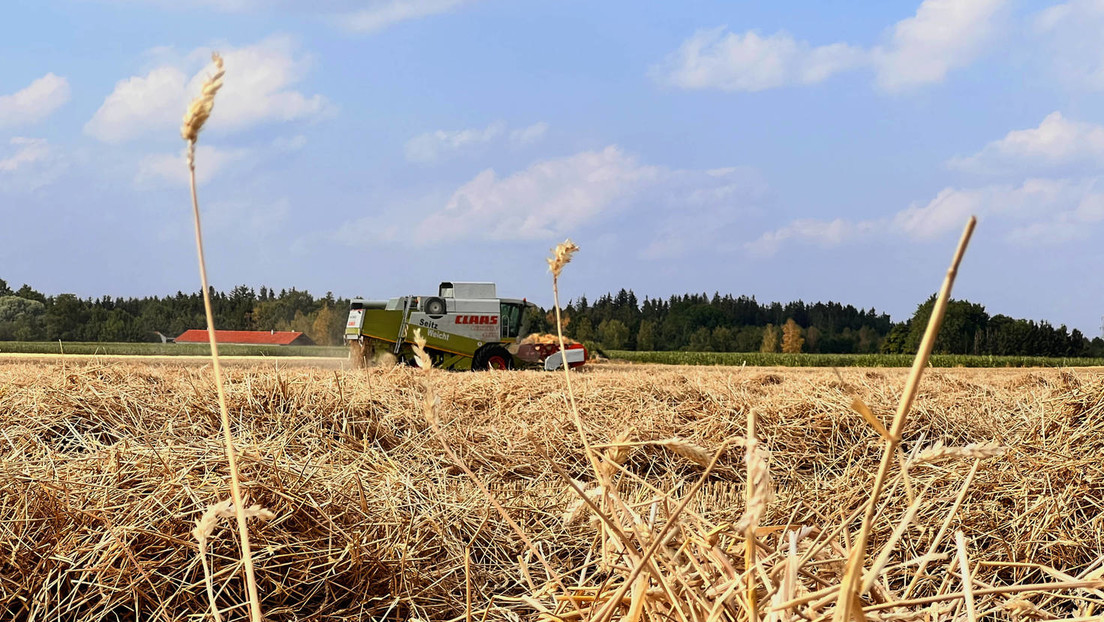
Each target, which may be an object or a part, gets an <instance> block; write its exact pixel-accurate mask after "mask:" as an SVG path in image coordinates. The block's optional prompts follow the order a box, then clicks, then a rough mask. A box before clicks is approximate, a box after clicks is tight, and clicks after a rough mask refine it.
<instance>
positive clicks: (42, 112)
mask: <svg viewBox="0 0 1104 622" xmlns="http://www.w3.org/2000/svg"><path fill="white" fill-rule="evenodd" d="M67 101H69V81H68V80H66V79H65V78H62V77H59V76H55V75H54V74H52V73H48V74H46V75H44V76H42V77H41V78H39V79H37V80H35V81H34V82H31V84H30V85H29V86H27V88H25V89H22V90H20V91H17V92H15V93H12V94H11V95H0V127H14V126H17V125H26V124H29V123H34V122H36V121H41V120H42V119H45V118H46V117H48V116H50V115H51V114H52V113H53V112H54V111H55V110H57V109H58V108H60V107H61V106H62V105H63V104H65V102H67Z"/></svg>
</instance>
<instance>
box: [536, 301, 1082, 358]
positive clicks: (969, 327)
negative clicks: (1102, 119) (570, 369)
mask: <svg viewBox="0 0 1104 622" xmlns="http://www.w3.org/2000/svg"><path fill="white" fill-rule="evenodd" d="M934 304H935V296H934V295H932V296H931V298H929V299H928V300H926V301H924V302H923V303H921V304H920V305H918V307H917V309H916V312H915V313H914V314H913V316H912V317H911V318H909V319H907V320H905V321H903V322H893V321H892V320H891V319H890V317H889V315H888V314H886V313H880V312H878V311H877V310H875V309H873V308H871V309H860V308H856V307H854V306H852V305H844V304H842V303H838V302H816V303H805V302H803V301H800V300H799V301H796V302H790V303H786V304H782V303H779V302H772V303H769V304H767V303H760V302H758V301H756V300H755V298H754V297H747V296H739V297H734V296H732V295H726V296H721V295H720V294H719V293H715V294H713V296H712V297H710V296H709V295H707V294H704V293H703V294H686V295H682V296H671V297H670V298H667V299H659V298H656V299H649V298H644V300H643V301H639V300H638V299H637V297H636V295H635V294H634V293H633V292H632V291H631V290H624V289H622V290H621V291H619V292H617V293H616V294H612V293H611V294H605V295H603V296H601V297H599V298H598V299H597V300H596V301H594V302H590V301H589V300H587V298H586V297H585V296H583V297H580V298H579V299H578V300H576V301H572V302H571V303H570V304H569V305H568V306H567V307H566V309H565V316H566V317H567V318H568V321H567V326H566V327H565V331H566V332H567V334H568V335H569V336H571V337H573V338H574V339H577V340H579V341H582V342H592V343H594V344H595V345H600V346H601V347H604V348H607V349H611V350H622V349H624V350H686V351H693V352H795V353H796V352H812V353H824V354H874V353H888V354H898V353H911V352H915V351H916V349H917V348H918V347H919V345H920V339H921V337H922V336H923V333H924V329H925V327H926V326H927V322H928V318H929V317H930V316H931V310H932V307H933V306H934ZM547 323H548V320H547V319H546V320H545V324H546V326H547ZM934 351H935V352H936V353H937V354H977V355H1009V356H1051V357H1075V356H1094V357H1104V339H1101V338H1100V337H1095V338H1093V339H1091V340H1090V339H1089V338H1087V337H1085V335H1083V334H1082V333H1081V331H1079V330H1077V329H1073V330H1072V331H1071V330H1069V329H1067V328H1066V327H1065V326H1059V327H1054V326H1052V325H1051V324H1049V323H1047V322H1035V321H1032V320H1024V319H1013V318H1011V317H1008V316H1006V315H999V314H998V315H994V316H990V315H989V314H988V313H987V312H986V310H985V307H983V306H982V305H980V304H976V303H972V302H969V301H959V300H952V301H951V302H950V303H949V305H948V308H947V312H946V315H945V317H944V320H943V326H942V329H941V330H940V333H939V338H938V339H937V340H936V343H935V349H934Z"/></svg>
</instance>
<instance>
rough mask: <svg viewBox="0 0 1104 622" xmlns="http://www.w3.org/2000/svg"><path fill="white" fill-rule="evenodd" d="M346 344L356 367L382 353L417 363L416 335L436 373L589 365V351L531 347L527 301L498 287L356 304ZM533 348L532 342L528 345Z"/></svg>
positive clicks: (448, 287)
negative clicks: (439, 370) (440, 370)
mask: <svg viewBox="0 0 1104 622" xmlns="http://www.w3.org/2000/svg"><path fill="white" fill-rule="evenodd" d="M350 306H351V308H350V310H349V320H348V322H347V323H346V325H345V341H346V343H348V344H349V345H350V347H351V352H352V357H353V360H354V362H356V363H357V364H358V365H366V364H369V363H370V361H371V360H372V359H374V358H375V357H376V356H378V355H379V354H381V353H383V352H390V353H391V354H393V355H394V356H396V357H398V359H399V360H400V361H411V360H413V350H412V347H411V346H412V344H413V343H414V336H415V331H416V330H420V331H421V333H422V336H423V337H424V338H425V340H426V351H427V352H428V353H429V355H430V357H431V358H432V359H433V363H434V365H435V366H438V367H442V368H445V369H454V370H463V369H474V370H484V369H513V368H515V367H523V366H537V365H540V366H543V367H544V368H545V369H549V370H552V369H558V368H559V367H560V366H562V365H563V361H564V360H565V359H566V360H567V364H568V365H569V366H571V367H578V366H579V365H582V364H583V363H584V362H585V361H586V350H584V349H583V347H582V346H581V345H578V344H572V345H570V346H568V347H567V349H566V351H564V352H560V348H559V346H556V345H552V344H549V343H547V339H545V340H535V341H534V342H532V343H529V342H527V341H526V339H525V338H526V336H527V334H528V326H527V321H526V320H527V318H528V316H529V314H528V313H526V311H527V310H528V309H531V308H536V305H534V304H533V303H531V302H527V301H526V300H524V299H521V300H518V299H515V298H499V297H498V292H497V288H496V287H495V284H494V283H466V282H448V281H446V282H443V283H441V285H440V286H439V287H438V289H437V295H436V296H400V297H398V298H391V299H389V300H364V299H355V300H353V301H352V304H351V305H350ZM530 341H533V340H530Z"/></svg>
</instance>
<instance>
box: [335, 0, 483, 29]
mask: <svg viewBox="0 0 1104 622" xmlns="http://www.w3.org/2000/svg"><path fill="white" fill-rule="evenodd" d="M473 1H474V0H384V1H382V2H374V3H372V5H371V6H369V7H367V8H364V9H361V10H359V11H356V12H353V13H349V14H346V15H343V16H341V17H340V18H338V20H337V23H338V24H340V25H341V26H342V27H343V28H346V29H348V30H352V31H354V32H360V33H365V34H369V33H374V32H379V31H380V30H383V29H385V28H387V27H389V26H393V25H395V24H398V23H400V22H405V21H410V20H415V19H421V18H423V17H429V16H432V15H438V14H440V13H447V12H449V11H451V10H453V9H456V8H458V7H460V6H462V5H465V4H471V3H472V2H473Z"/></svg>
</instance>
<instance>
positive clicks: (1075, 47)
mask: <svg viewBox="0 0 1104 622" xmlns="http://www.w3.org/2000/svg"><path fill="white" fill-rule="evenodd" d="M1034 26H1035V31H1036V33H1037V34H1039V35H1041V37H1042V38H1043V41H1044V44H1045V45H1046V46H1047V47H1048V48H1049V49H1048V50H1047V54H1046V58H1047V60H1048V61H1049V62H1050V63H1051V64H1052V65H1053V70H1054V71H1055V72H1056V73H1057V74H1058V76H1059V77H1060V78H1062V79H1063V80H1065V82H1067V83H1068V84H1070V85H1072V86H1075V87H1078V88H1085V89H1090V90H1102V89H1104V48H1102V47H1101V46H1100V32H1101V30H1104V1H1101V0H1073V1H1072V2H1066V3H1063V4H1057V5H1054V6H1051V7H1048V8H1047V9H1044V10H1043V11H1041V12H1039V13H1038V14H1037V15H1036V17H1035V22H1034Z"/></svg>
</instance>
